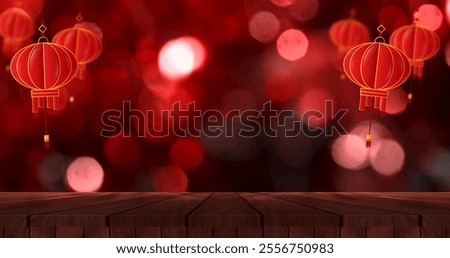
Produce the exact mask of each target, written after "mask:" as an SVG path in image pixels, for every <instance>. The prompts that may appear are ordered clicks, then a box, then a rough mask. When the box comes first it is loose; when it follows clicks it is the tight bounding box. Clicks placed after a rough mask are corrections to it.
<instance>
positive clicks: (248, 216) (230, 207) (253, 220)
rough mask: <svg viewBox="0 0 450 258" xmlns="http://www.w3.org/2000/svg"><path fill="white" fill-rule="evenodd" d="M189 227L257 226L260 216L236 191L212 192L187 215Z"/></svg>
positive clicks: (259, 224) (259, 222)
mask: <svg viewBox="0 0 450 258" xmlns="http://www.w3.org/2000/svg"><path fill="white" fill-rule="evenodd" d="M189 226H190V227H214V228H216V227H217V228H229V227H259V226H261V216H260V215H259V213H258V212H256V211H255V210H254V209H253V208H252V207H251V206H250V205H249V204H248V203H247V202H245V201H244V200H243V199H242V198H241V197H240V196H239V195H237V194H236V193H214V194H213V195H212V196H211V197H210V198H208V199H207V200H206V201H205V202H204V203H203V204H202V205H201V206H199V207H198V208H197V209H196V210H195V211H193V212H192V213H191V214H190V215H189Z"/></svg>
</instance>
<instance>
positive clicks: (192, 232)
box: [188, 227, 213, 238]
mask: <svg viewBox="0 0 450 258" xmlns="http://www.w3.org/2000/svg"><path fill="white" fill-rule="evenodd" d="M188 237H189V238H212V237H213V228H198V227H189V228H188Z"/></svg>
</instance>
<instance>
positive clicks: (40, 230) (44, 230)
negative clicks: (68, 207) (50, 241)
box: [30, 227, 56, 238]
mask: <svg viewBox="0 0 450 258" xmlns="http://www.w3.org/2000/svg"><path fill="white" fill-rule="evenodd" d="M30 237H31V238H55V237H56V228H55V227H31V228H30Z"/></svg>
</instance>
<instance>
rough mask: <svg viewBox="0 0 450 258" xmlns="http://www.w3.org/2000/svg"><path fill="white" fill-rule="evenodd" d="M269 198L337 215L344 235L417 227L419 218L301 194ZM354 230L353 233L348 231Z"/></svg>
mask: <svg viewBox="0 0 450 258" xmlns="http://www.w3.org/2000/svg"><path fill="white" fill-rule="evenodd" d="M271 196H273V197H276V198H280V199H283V200H287V201H290V202H294V203H298V204H300V205H304V206H308V207H312V208H315V209H319V210H322V211H326V212H329V213H333V214H337V215H339V216H340V218H341V223H342V224H341V227H345V228H346V230H345V232H346V234H350V235H353V234H356V235H358V234H359V233H361V228H366V227H395V226H418V225H419V216H418V215H414V214H405V213H400V212H394V211H387V210H383V209H378V208H373V207H367V206H361V205H354V204H349V203H343V202H339V201H336V200H324V199H321V198H314V197H311V196H310V194H301V193H275V194H271ZM351 229H355V230H356V231H355V232H354V233H351V232H349V230H351ZM364 234H365V233H364Z"/></svg>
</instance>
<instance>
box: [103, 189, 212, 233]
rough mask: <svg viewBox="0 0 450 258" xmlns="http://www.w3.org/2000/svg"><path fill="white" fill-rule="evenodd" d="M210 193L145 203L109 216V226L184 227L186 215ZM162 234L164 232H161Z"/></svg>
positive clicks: (186, 219)
mask: <svg viewBox="0 0 450 258" xmlns="http://www.w3.org/2000/svg"><path fill="white" fill-rule="evenodd" d="M209 196H211V193H198V194H187V195H181V196H177V197H175V198H172V199H169V200H165V201H161V202H157V203H154V204H150V205H146V206H143V207H139V208H136V209H132V210H129V211H125V212H119V213H116V214H113V215H111V216H110V226H111V227H130V226H133V227H186V226H187V221H188V216H189V214H190V213H191V212H193V211H194V210H195V209H196V208H197V207H198V206H199V205H200V204H201V203H202V202H204V201H205V200H206V199H207V198H208V197H209ZM163 235H164V234H163Z"/></svg>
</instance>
